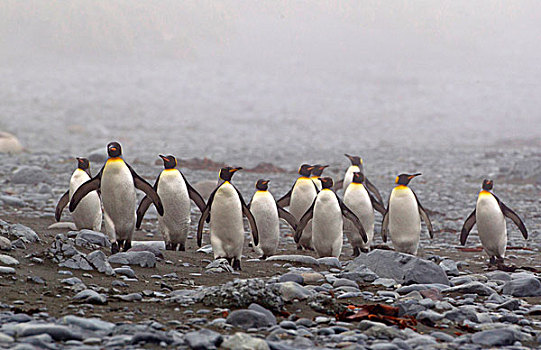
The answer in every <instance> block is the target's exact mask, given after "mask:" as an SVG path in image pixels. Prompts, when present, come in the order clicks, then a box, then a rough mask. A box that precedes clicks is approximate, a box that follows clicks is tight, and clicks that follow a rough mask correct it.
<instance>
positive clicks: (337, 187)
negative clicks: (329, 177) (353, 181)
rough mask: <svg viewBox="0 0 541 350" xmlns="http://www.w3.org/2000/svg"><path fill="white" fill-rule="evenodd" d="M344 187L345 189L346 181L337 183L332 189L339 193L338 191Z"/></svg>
mask: <svg viewBox="0 0 541 350" xmlns="http://www.w3.org/2000/svg"><path fill="white" fill-rule="evenodd" d="M342 187H344V179H342V180H339V181H337V182H335V183H334V186H333V188H332V189H333V190H334V191H338V190H339V189H341V188H342Z"/></svg>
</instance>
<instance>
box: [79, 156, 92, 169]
mask: <svg viewBox="0 0 541 350" xmlns="http://www.w3.org/2000/svg"><path fill="white" fill-rule="evenodd" d="M77 168H79V169H81V170H87V169H88V168H90V162H89V161H88V159H86V158H79V157H77Z"/></svg>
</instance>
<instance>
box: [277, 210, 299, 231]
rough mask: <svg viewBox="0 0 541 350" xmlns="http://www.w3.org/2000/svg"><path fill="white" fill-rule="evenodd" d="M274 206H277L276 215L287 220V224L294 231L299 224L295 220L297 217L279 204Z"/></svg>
mask: <svg viewBox="0 0 541 350" xmlns="http://www.w3.org/2000/svg"><path fill="white" fill-rule="evenodd" d="M276 207H277V208H278V217H279V218H280V219H284V220H285V221H287V223H288V224H289V226H291V228H293V231H296V230H297V226H298V225H299V223H298V222H297V219H295V217H294V216H293V214H291V213H290V212H288V211H287V210H285V209H284V208H282V207H281V206H279V205H276Z"/></svg>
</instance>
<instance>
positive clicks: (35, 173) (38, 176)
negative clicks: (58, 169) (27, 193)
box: [11, 165, 51, 185]
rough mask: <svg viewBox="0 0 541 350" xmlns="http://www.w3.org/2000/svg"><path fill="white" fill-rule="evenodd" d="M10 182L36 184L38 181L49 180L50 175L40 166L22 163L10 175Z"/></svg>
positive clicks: (48, 181)
mask: <svg viewBox="0 0 541 350" xmlns="http://www.w3.org/2000/svg"><path fill="white" fill-rule="evenodd" d="M11 182H12V183H14V184H27V185H37V184H39V183H42V182H45V183H50V182H51V176H49V174H47V172H46V171H45V170H43V168H42V167H38V166H34V165H31V166H28V165H22V166H20V167H19V168H18V169H17V170H15V171H14V172H13V174H12V175H11Z"/></svg>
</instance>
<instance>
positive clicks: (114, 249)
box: [111, 242, 120, 254]
mask: <svg viewBox="0 0 541 350" xmlns="http://www.w3.org/2000/svg"><path fill="white" fill-rule="evenodd" d="M118 252H120V247H119V246H118V242H113V244H111V254H116V253H118Z"/></svg>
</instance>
